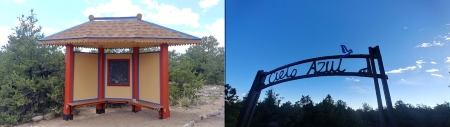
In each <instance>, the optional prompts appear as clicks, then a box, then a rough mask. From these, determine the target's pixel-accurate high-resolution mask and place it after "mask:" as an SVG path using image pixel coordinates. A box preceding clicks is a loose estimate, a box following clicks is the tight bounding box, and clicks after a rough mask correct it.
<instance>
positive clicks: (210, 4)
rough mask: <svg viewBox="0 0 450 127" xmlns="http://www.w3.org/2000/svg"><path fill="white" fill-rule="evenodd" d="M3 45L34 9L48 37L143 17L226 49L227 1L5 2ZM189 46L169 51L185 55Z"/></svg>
mask: <svg viewBox="0 0 450 127" xmlns="http://www.w3.org/2000/svg"><path fill="white" fill-rule="evenodd" d="M0 5H1V7H0V17H1V19H2V20H0V45H4V44H6V43H7V41H8V39H7V36H8V35H9V34H11V33H12V31H11V30H10V29H11V28H13V27H15V26H16V25H18V20H17V18H16V17H18V16H21V15H26V16H28V15H29V14H30V9H34V11H35V12H36V14H37V18H38V20H39V21H38V23H37V24H38V25H41V26H42V28H43V29H42V32H44V33H45V35H46V36H48V35H51V34H53V33H56V32H59V31H62V30H65V29H67V28H70V27H73V26H75V25H78V24H81V23H84V22H87V21H89V19H88V16H89V15H91V14H92V15H94V16H95V17H117V16H119V17H124V16H126V17H128V16H136V15H137V14H138V13H141V14H142V16H143V18H142V19H143V20H147V21H150V22H153V23H156V24H159V25H163V26H166V27H169V28H172V29H175V30H178V31H181V32H185V33H188V34H191V35H194V36H197V37H203V36H209V35H213V36H214V37H216V39H217V40H218V41H219V43H220V46H224V42H225V39H224V38H225V34H224V31H225V30H224V24H225V19H224V16H225V13H224V0H193V1H189V2H188V1H178V0H164V1H160V0H159V1H156V0H76V1H75V0H71V1H66V0H39V1H38V0H2V1H0ZM187 47H189V46H175V47H169V49H170V50H172V49H174V50H177V52H185V49H187Z"/></svg>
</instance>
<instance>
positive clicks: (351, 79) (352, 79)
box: [345, 78, 360, 82]
mask: <svg viewBox="0 0 450 127" xmlns="http://www.w3.org/2000/svg"><path fill="white" fill-rule="evenodd" d="M345 79H346V80H349V81H355V82H359V81H360V80H359V79H355V78H345Z"/></svg>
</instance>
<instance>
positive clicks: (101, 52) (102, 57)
mask: <svg viewBox="0 0 450 127" xmlns="http://www.w3.org/2000/svg"><path fill="white" fill-rule="evenodd" d="M98 54H99V56H98V57H99V63H98V64H99V65H100V66H99V74H98V80H100V81H99V84H98V85H99V87H98V88H99V96H98V99H105V49H104V48H98ZM103 105H104V104H103V103H102V104H97V105H96V108H97V109H104V106H103Z"/></svg>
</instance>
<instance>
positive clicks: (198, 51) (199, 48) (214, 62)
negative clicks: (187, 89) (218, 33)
mask: <svg viewBox="0 0 450 127" xmlns="http://www.w3.org/2000/svg"><path fill="white" fill-rule="evenodd" d="M224 54H225V49H224V48H223V47H219V42H217V39H216V38H214V37H213V36H209V37H203V38H202V43H201V44H199V45H193V46H190V47H189V48H188V49H187V50H186V53H185V55H186V56H187V57H189V58H191V59H193V62H192V64H193V66H194V68H193V69H194V70H195V71H196V72H197V74H203V76H204V77H205V78H204V79H205V83H206V84H223V82H224V73H225V70H224V69H225V57H224Z"/></svg>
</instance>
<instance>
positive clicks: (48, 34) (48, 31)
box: [41, 27, 60, 36]
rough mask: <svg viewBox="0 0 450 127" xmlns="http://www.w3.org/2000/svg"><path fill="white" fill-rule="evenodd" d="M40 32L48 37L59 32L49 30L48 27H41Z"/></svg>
mask: <svg viewBox="0 0 450 127" xmlns="http://www.w3.org/2000/svg"><path fill="white" fill-rule="evenodd" d="M41 31H42V33H44V34H45V36H50V35H52V34H54V33H56V32H59V31H60V30H55V29H53V28H49V27H42V29H41Z"/></svg>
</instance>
